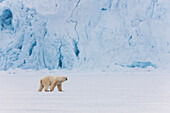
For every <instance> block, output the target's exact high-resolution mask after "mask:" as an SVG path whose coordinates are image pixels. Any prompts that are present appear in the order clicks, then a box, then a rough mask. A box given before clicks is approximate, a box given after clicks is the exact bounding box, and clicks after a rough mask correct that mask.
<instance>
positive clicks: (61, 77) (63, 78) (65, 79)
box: [57, 76, 68, 82]
mask: <svg viewBox="0 0 170 113" xmlns="http://www.w3.org/2000/svg"><path fill="white" fill-rule="evenodd" d="M57 79H58V80H59V81H60V82H64V81H67V80H68V79H67V77H66V76H58V77H57Z"/></svg>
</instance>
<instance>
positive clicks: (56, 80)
mask: <svg viewBox="0 0 170 113" xmlns="http://www.w3.org/2000/svg"><path fill="white" fill-rule="evenodd" d="M64 81H67V77H66V76H45V77H43V78H42V79H40V87H39V89H38V91H39V92H41V91H42V90H43V88H44V90H45V91H46V92H49V90H48V87H49V86H50V91H53V90H54V88H55V87H56V86H57V87H58V91H63V90H62V83H63V82H64Z"/></svg>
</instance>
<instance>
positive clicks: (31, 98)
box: [0, 70, 170, 113]
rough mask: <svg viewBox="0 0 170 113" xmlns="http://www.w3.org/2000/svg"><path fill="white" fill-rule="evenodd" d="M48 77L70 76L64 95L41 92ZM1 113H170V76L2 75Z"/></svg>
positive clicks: (55, 73) (100, 74) (14, 73)
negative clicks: (43, 82)
mask: <svg viewBox="0 0 170 113" xmlns="http://www.w3.org/2000/svg"><path fill="white" fill-rule="evenodd" d="M45 75H67V76H68V81H67V82H65V83H63V90H64V92H58V91H57V90H56V89H55V91H54V92H50V93H46V92H44V91H43V92H38V91H37V90H38V87H39V79H40V78H41V77H43V76H45ZM0 86H1V91H0V113H169V111H170V76H168V74H158V73H157V74H154V73H143V74H137V73H133V74H132V73H131V74H130V73H121V74H120V73H98V74H97V73H96V74H95V73H75V72H72V73H71V72H61V73H58V72H55V71H54V72H53V71H48V72H47V71H39V72H34V71H29V70H27V71H7V72H0Z"/></svg>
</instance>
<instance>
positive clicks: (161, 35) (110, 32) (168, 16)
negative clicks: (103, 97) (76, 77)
mask: <svg viewBox="0 0 170 113" xmlns="http://www.w3.org/2000/svg"><path fill="white" fill-rule="evenodd" d="M169 6H170V1H168V0H92V1H88V0H62V1H60V0H42V1H41V2H39V0H0V70H8V69H15V68H22V69H35V70H39V69H43V68H47V69H49V70H51V69H68V70H71V69H75V68H80V69H83V70H88V69H101V70H115V69H117V68H119V67H124V68H126V67H127V68H134V67H138V68H147V67H153V68H155V69H157V68H162V69H168V68H169V67H170V59H169V58H170V45H169V44H170V32H169V29H170V13H169V12H170V8H169Z"/></svg>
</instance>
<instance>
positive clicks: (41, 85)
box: [38, 80, 44, 92]
mask: <svg viewBox="0 0 170 113" xmlns="http://www.w3.org/2000/svg"><path fill="white" fill-rule="evenodd" d="M43 88H44V86H43V84H42V80H40V87H39V89H38V91H39V92H41V91H42V90H43Z"/></svg>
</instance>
